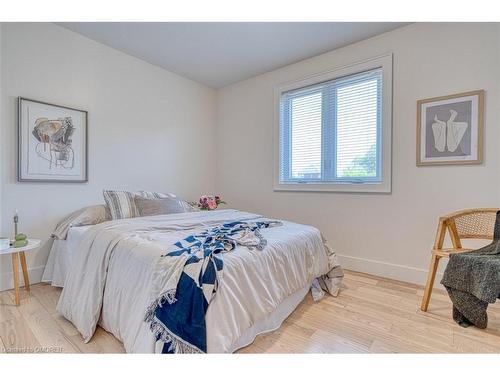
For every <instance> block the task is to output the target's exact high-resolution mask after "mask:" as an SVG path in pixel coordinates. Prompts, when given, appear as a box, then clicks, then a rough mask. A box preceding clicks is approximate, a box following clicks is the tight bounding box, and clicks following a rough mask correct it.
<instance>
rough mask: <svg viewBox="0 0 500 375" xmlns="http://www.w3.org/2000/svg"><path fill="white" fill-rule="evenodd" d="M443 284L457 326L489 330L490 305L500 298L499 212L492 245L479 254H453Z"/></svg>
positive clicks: (472, 252)
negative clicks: (450, 302)
mask: <svg viewBox="0 0 500 375" xmlns="http://www.w3.org/2000/svg"><path fill="white" fill-rule="evenodd" d="M441 284H443V285H444V286H445V287H446V290H447V292H448V295H449V296H450V299H451V301H452V302H453V319H454V320H455V321H456V322H457V323H458V324H460V325H461V326H463V327H467V326H469V325H471V324H473V325H475V326H477V327H478V328H486V326H487V325H488V315H487V313H486V309H487V307H488V304H489V303H495V302H496V300H497V298H499V296H500V212H497V217H496V222H495V232H494V236H493V242H492V243H491V244H489V245H487V246H485V247H483V248H481V249H479V250H475V251H471V252H467V253H459V254H451V255H450V260H449V262H448V265H447V267H446V270H445V272H444V275H443V279H442V280H441Z"/></svg>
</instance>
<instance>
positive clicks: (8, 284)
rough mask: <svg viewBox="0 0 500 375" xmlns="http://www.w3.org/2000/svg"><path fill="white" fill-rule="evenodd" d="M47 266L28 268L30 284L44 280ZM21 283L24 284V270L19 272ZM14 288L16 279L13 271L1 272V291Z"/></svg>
mask: <svg viewBox="0 0 500 375" xmlns="http://www.w3.org/2000/svg"><path fill="white" fill-rule="evenodd" d="M44 268H45V266H37V267H32V268H28V274H29V277H30V284H36V283H39V282H40V281H41V280H42V275H43V269H44ZM19 284H20V285H21V286H24V279H23V275H22V272H19ZM12 288H14V280H13V278H12V271H11V272H5V273H1V274H0V292H1V291H4V290H9V289H12Z"/></svg>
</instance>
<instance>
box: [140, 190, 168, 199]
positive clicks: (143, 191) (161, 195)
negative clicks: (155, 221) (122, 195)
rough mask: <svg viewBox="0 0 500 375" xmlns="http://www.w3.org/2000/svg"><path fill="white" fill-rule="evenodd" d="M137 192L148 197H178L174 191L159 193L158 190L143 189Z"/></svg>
mask: <svg viewBox="0 0 500 375" xmlns="http://www.w3.org/2000/svg"><path fill="white" fill-rule="evenodd" d="M135 194H136V195H139V196H140V197H142V198H148V199H162V198H177V197H176V196H175V195H174V194H172V193H158V192H156V191H145V190H141V191H139V192H137V193H135Z"/></svg>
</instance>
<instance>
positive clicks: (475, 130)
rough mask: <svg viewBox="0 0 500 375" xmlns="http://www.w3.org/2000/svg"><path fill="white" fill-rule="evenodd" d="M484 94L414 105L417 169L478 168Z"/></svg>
mask: <svg viewBox="0 0 500 375" xmlns="http://www.w3.org/2000/svg"><path fill="white" fill-rule="evenodd" d="M483 112H484V90H478V91H470V92H465V93H461V94H455V95H448V96H441V97H437V98H431V99H424V100H419V101H418V102H417V166H423V165H439V164H480V163H481V162H482V160H483V115H484V114H483Z"/></svg>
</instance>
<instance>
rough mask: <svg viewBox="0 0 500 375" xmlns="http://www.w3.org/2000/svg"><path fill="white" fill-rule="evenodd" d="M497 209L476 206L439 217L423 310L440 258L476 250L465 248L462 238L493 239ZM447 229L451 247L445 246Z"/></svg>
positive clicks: (427, 302)
mask: <svg viewBox="0 0 500 375" xmlns="http://www.w3.org/2000/svg"><path fill="white" fill-rule="evenodd" d="M497 211H500V208H475V209H468V210H462V211H457V212H453V213H451V214H449V215H445V216H442V217H440V218H439V223H438V227H437V232H436V239H435V241H434V247H433V248H432V255H431V264H430V266H429V273H428V275H427V283H426V285H425V291H424V295H423V297H422V304H421V306H420V309H421V310H422V311H427V308H428V307H429V301H430V299H431V294H432V288H433V286H434V279H435V278H436V272H437V269H438V265H439V260H440V259H441V258H448V257H449V256H450V254H456V253H464V252H467V251H472V250H474V249H471V248H463V247H462V242H461V241H460V240H461V239H493V232H494V229H495V220H496V213H497ZM447 231H448V233H449V236H450V239H451V244H452V247H451V248H443V244H444V239H445V236H446V232H447Z"/></svg>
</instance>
